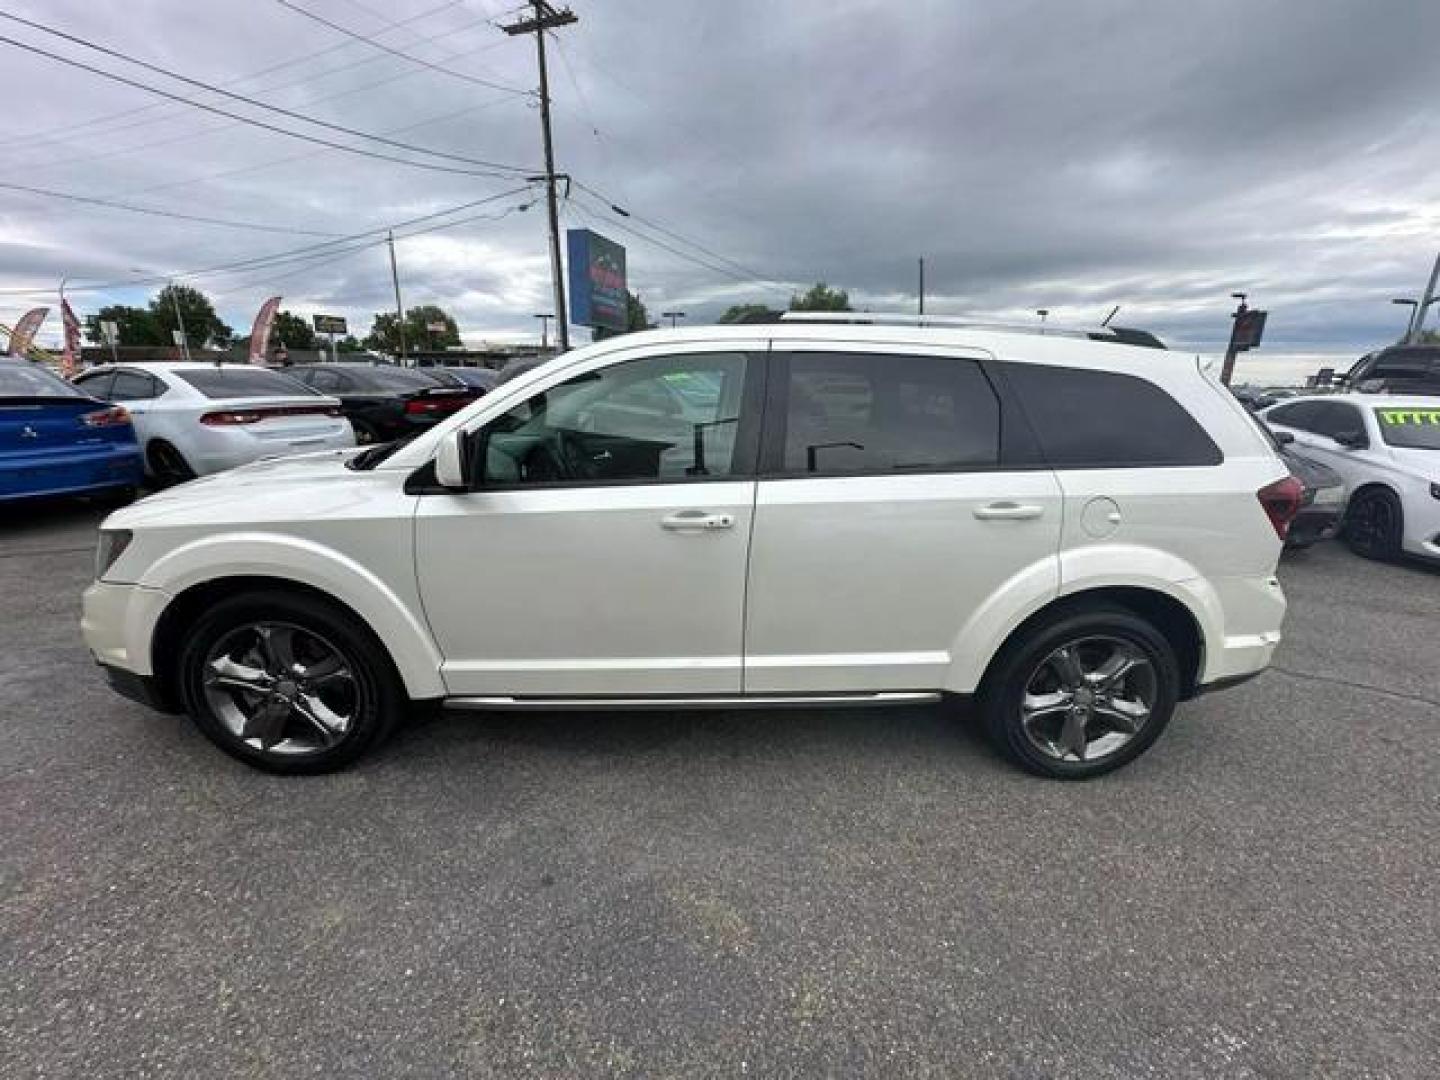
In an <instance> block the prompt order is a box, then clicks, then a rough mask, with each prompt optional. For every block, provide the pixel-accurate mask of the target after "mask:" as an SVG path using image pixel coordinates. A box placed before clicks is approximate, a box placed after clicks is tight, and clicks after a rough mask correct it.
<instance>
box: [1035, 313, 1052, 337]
mask: <svg viewBox="0 0 1440 1080" xmlns="http://www.w3.org/2000/svg"><path fill="white" fill-rule="evenodd" d="M1035 314H1036V315H1039V316H1040V332H1041V333H1042V334H1043V333H1044V332H1045V320H1046V319H1048V318H1049V317H1050V309H1049V308H1043V307H1042V308H1036V309H1035Z"/></svg>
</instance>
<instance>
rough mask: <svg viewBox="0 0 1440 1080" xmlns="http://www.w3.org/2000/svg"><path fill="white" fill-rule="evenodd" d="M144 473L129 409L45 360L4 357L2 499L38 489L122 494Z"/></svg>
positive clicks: (0, 372) (0, 386) (0, 361)
mask: <svg viewBox="0 0 1440 1080" xmlns="http://www.w3.org/2000/svg"><path fill="white" fill-rule="evenodd" d="M144 475H145V473H144V459H143V458H142V457H141V455H140V447H139V445H138V444H137V443H136V441H135V429H134V428H133V427H132V426H131V424H130V414H129V413H128V412H126V411H125V410H124V409H123V408H120V407H118V406H115V405H110V404H107V403H105V402H103V401H96V400H95V399H94V398H92V397H89V396H87V395H86V394H85V393H84V392H83V391H81V390H78V389H76V388H75V387H73V386H71V385H70V384H69V383H67V382H66V381H65V380H64V379H62V378H60V376H58V375H56V374H55V373H54V372H52V371H51V370H50V369H49V368H47V367H45V366H44V365H43V364H37V363H34V362H33V361H30V360H19V359H14V358H10V357H0V503H5V502H9V501H11V500H14V499H25V498H30V497H32V496H39V495H96V496H102V497H104V498H107V499H115V500H124V499H127V498H129V497H130V496H131V495H132V494H133V493H134V491H135V489H136V488H137V487H139V485H140V482H141V480H142V479H144Z"/></svg>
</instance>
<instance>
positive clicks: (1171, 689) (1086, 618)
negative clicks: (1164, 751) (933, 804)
mask: <svg viewBox="0 0 1440 1080" xmlns="http://www.w3.org/2000/svg"><path fill="white" fill-rule="evenodd" d="M1179 693H1180V668H1179V664H1178V662H1177V661H1176V659H1175V652H1174V650H1173V649H1172V648H1171V647H1170V643H1169V642H1168V641H1167V640H1166V639H1165V637H1164V635H1163V634H1161V633H1160V632H1159V631H1158V630H1156V629H1155V627H1154V626H1152V625H1151V624H1150V623H1149V622H1147V621H1145V620H1144V619H1142V618H1140V617H1138V616H1136V615H1134V614H1132V613H1130V612H1128V611H1122V610H1119V609H1115V610H1108V609H1107V610H1093V611H1084V612H1072V613H1069V614H1064V615H1058V616H1057V617H1055V618H1053V619H1050V620H1047V621H1044V622H1042V623H1040V624H1038V625H1036V626H1035V627H1033V628H1032V629H1031V630H1029V631H1028V632H1027V634H1026V636H1025V637H1024V638H1022V639H1020V640H1018V641H1015V642H1013V643H1012V644H1011V645H1010V646H1008V647H1007V649H1006V651H1005V652H1004V653H1003V654H1002V655H1001V656H1000V657H999V658H998V659H997V661H996V667H995V669H994V670H993V671H991V672H990V673H989V674H987V676H986V679H985V684H984V686H983V688H982V690H981V695H980V711H981V715H982V717H983V719H984V721H985V724H986V727H987V728H988V729H989V732H990V736H991V738H992V739H993V740H994V741H995V743H996V744H997V745H998V746H999V747H1000V749H1001V750H1003V751H1004V752H1005V753H1006V754H1007V755H1008V756H1009V757H1010V758H1012V759H1013V760H1014V761H1016V762H1017V763H1018V764H1020V765H1021V766H1023V767H1024V768H1026V769H1029V770H1030V771H1031V772H1034V773H1039V774H1040V775H1042V776H1049V777H1056V778H1059V779H1066V780H1081V779H1087V778H1089V777H1092V776H1099V775H1100V774H1101V773H1106V772H1109V771H1110V770H1112V769H1117V768H1119V767H1120V766H1121V765H1124V764H1125V763H1127V762H1129V761H1133V760H1134V759H1135V758H1137V757H1139V756H1140V754H1142V753H1144V751H1145V750H1146V749H1147V748H1148V747H1149V746H1150V745H1151V743H1153V742H1154V741H1155V740H1156V739H1157V738H1159V737H1160V733H1161V732H1162V731H1163V730H1164V729H1165V725H1166V724H1168V723H1169V722H1170V716H1171V714H1172V713H1173V712H1174V709H1175V703H1176V701H1177V700H1178V699H1179Z"/></svg>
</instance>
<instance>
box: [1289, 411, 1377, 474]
mask: <svg viewBox="0 0 1440 1080" xmlns="http://www.w3.org/2000/svg"><path fill="white" fill-rule="evenodd" d="M1265 421H1266V423H1268V424H1270V425H1271V426H1272V427H1274V428H1277V429H1279V430H1282V431H1288V432H1290V434H1291V435H1293V436H1294V437H1295V445H1296V446H1297V447H1300V448H1301V450H1302V452H1303V453H1304V454H1305V456H1307V457H1310V458H1314V459H1315V460H1316V461H1318V462H1320V463H1321V464H1324V465H1328V466H1330V468H1332V469H1334V470H1335V471H1336V472H1337V473H1339V474H1340V477H1341V479H1343V480H1344V481H1345V488H1346V491H1347V493H1348V492H1352V491H1354V490H1355V488H1356V487H1357V486H1359V484H1361V483H1363V482H1364V480H1365V477H1366V475H1367V473H1366V469H1365V463H1366V461H1367V460H1368V459H1369V457H1370V454H1369V453H1368V449H1367V447H1347V446H1342V445H1341V444H1340V443H1338V442H1336V441H1335V436H1336V435H1339V434H1342V433H1359V434H1361V435H1364V436H1365V438H1366V440H1367V441H1368V439H1369V434H1368V432H1367V429H1366V426H1365V418H1364V417H1363V416H1361V414H1360V410H1359V409H1358V408H1356V407H1355V406H1354V405H1352V404H1350V403H1349V402H1344V401H1323V400H1310V401H1297V402H1294V403H1292V404H1289V405H1281V406H1279V407H1278V408H1274V409H1271V410H1269V411H1268V412H1267V413H1266V414H1265Z"/></svg>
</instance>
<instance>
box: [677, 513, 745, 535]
mask: <svg viewBox="0 0 1440 1080" xmlns="http://www.w3.org/2000/svg"><path fill="white" fill-rule="evenodd" d="M734 524H735V515H734V514H710V513H706V512H705V511H704V510H681V511H680V512H679V513H675V514H669V515H667V516H665V517H663V518H661V519H660V527H661V528H662V529H670V530H672V531H675V532H691V531H694V532H706V531H712V530H715V529H729V528H732V527H733V526H734Z"/></svg>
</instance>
